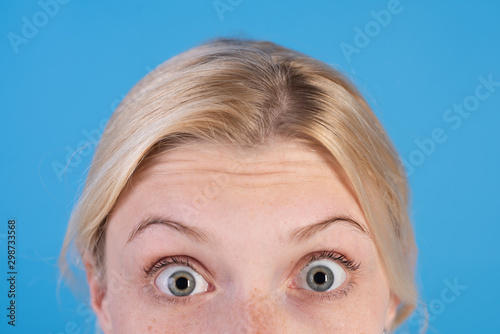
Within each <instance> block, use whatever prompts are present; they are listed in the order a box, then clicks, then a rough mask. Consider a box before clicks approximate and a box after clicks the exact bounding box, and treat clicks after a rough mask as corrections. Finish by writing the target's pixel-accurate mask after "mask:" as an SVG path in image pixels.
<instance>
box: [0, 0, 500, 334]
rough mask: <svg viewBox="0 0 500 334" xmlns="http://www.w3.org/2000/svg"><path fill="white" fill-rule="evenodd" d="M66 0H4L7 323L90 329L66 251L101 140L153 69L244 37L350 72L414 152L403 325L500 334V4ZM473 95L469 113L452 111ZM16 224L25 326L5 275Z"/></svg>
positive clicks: (1, 220)
mask: <svg viewBox="0 0 500 334" xmlns="http://www.w3.org/2000/svg"><path fill="white" fill-rule="evenodd" d="M60 1H61V3H60V4H59V8H58V9H57V10H55V8H54V7H52V12H50V9H44V5H43V4H44V3H51V2H53V0H42V1H41V2H37V1H32V0H30V1H13V2H10V1H5V0H4V1H2V2H1V4H0V13H1V14H0V15H1V22H0V37H1V38H0V92H1V99H0V110H1V118H0V127H1V136H2V140H1V143H0V145H1V159H2V160H1V164H0V175H1V186H0V203H1V204H0V242H1V246H0V263H1V265H0V267H1V268H2V271H1V274H0V282H1V284H0V309H1V310H2V311H1V312H0V313H1V314H0V315H1V316H0V319H1V323H0V332H2V333H11V332H12V333H53V334H56V333H57V334H60V333H84V332H86V330H88V329H89V328H90V329H92V326H93V323H94V320H95V319H94V317H93V316H92V314H91V312H90V311H89V310H88V309H87V308H86V306H85V303H84V302H83V303H82V302H80V301H78V300H77V299H75V298H74V297H73V296H72V294H71V292H70V291H69V290H68V289H67V287H65V286H62V288H61V291H60V295H59V297H58V294H57V280H58V269H57V257H58V255H59V250H60V247H61V243H62V240H63V236H64V232H65V227H66V224H67V220H68V217H69V214H70V212H71V209H72V206H73V204H74V202H75V199H76V194H77V193H78V191H79V187H80V186H81V184H82V182H83V180H84V176H85V171H86V169H87V168H88V166H89V164H90V159H91V156H92V153H93V151H94V148H95V140H96V139H97V138H98V136H99V135H100V133H101V132H102V129H103V126H104V124H105V122H106V120H107V119H108V118H109V116H110V114H111V113H112V111H113V110H114V108H115V107H116V105H117V103H118V102H119V101H120V99H122V98H123V96H124V95H125V94H126V93H127V91H128V90H129V89H130V88H131V87H132V86H133V85H134V84H135V83H136V82H137V81H138V80H139V79H140V78H141V77H143V76H144V75H145V74H146V73H147V72H149V71H150V70H152V69H153V68H154V67H155V66H157V65H158V64H160V63H162V62H163V61H164V60H166V59H168V58H170V57H172V56H173V55H176V54H178V53H180V52H182V51H184V50H187V49H188V48H190V47H193V46H196V45H198V44H199V43H201V42H203V41H205V40H206V39H208V38H212V37H216V36H242V37H250V38H255V39H266V40H271V41H274V42H276V43H279V44H282V45H284V46H286V47H290V48H292V49H296V50H298V51H301V52H304V53H306V54H309V55H311V56H313V57H315V58H318V59H320V60H322V61H324V62H327V63H329V64H332V65H335V66H338V67H340V68H341V69H342V70H343V71H344V72H345V73H346V74H347V75H348V76H349V77H350V78H351V79H352V80H354V81H355V83H356V84H357V85H358V87H359V88H360V89H361V91H362V92H363V94H365V96H366V97H367V99H368V100H369V102H370V104H371V105H372V107H373V109H374V110H375V112H376V114H377V115H378V116H379V118H380V119H381V121H382V122H383V124H384V126H385V127H386V129H387V131H388V132H389V135H390V136H391V138H392V139H393V140H394V142H395V145H396V147H397V149H398V150H399V152H400V154H401V156H402V157H403V159H405V161H406V162H407V167H408V172H409V174H410V182H411V187H412V190H413V195H412V217H413V218H414V224H415V230H416V236H417V243H418V245H419V248H420V254H419V260H418V261H419V262H418V275H417V280H418V283H419V285H420V291H421V294H422V300H423V301H424V302H425V303H427V304H426V305H422V306H421V307H420V308H419V310H418V311H417V312H416V313H415V314H414V315H413V316H412V317H411V318H410V320H409V321H408V322H407V324H406V325H404V326H403V327H402V328H401V330H400V331H399V333H401V334H404V333H415V332H416V331H417V329H418V328H419V327H420V324H421V323H422V319H423V318H422V315H423V313H424V311H425V310H427V312H428V313H429V316H430V318H429V326H430V328H429V331H428V332H429V333H500V320H499V319H500V317H499V315H500V303H499V300H500V289H499V283H498V282H499V281H500V256H499V255H500V252H499V244H498V239H499V237H500V227H499V226H500V224H499V223H500V210H499V209H500V205H499V204H500V203H499V199H500V196H499V194H498V191H499V189H500V177H499V176H498V171H499V165H500V163H499V162H500V149H499V144H500V130H499V124H500V113H499V112H500V86H499V82H500V63H499V60H500V26H499V24H498V14H499V13H500V3H498V2H494V1H483V2H473V1H451V0H449V1H441V2H439V3H437V2H431V1H424V0H413V1H411V0H401V1H400V3H399V6H396V8H397V10H398V13H393V14H391V19H390V22H384V24H383V25H382V24H380V23H374V22H377V21H376V20H375V16H377V14H376V13H378V12H380V11H381V10H383V9H387V8H388V6H389V7H390V6H391V5H390V4H391V2H392V1H387V0H383V1H357V2H355V3H354V2H353V3H347V2H346V1H329V2H326V1H308V2H306V1H303V2H302V1H286V2H285V1H281V2H270V1H262V0H261V1H249V0H243V1H236V0H233V1H230V0H222V1H219V2H218V3H225V4H226V6H228V7H226V11H225V12H218V11H217V10H216V7H215V6H214V3H215V2H214V1H212V0H209V1H114V2H111V1H75V0H74V1H67V0H65V1H64V2H65V3H64V4H63V3H62V2H63V1H62V0H60ZM231 3H232V4H231ZM372 11H374V12H372ZM44 13H45V14H44ZM47 13H48V14H47ZM374 13H375V14H374ZM49 14H50V15H49ZM379 19H380V18H379ZM386 21H388V20H386ZM32 24H33V25H34V26H33V27H31V28H35V30H34V29H31V30H30V29H29V26H30V25H32ZM35 24H36V25H35ZM37 25H38V26H37ZM366 29H368V31H366ZM359 31H363V32H364V33H365V34H366V33H368V35H366V36H367V37H366V38H365V39H364V40H363V39H362V37H360V36H359V34H360V33H359ZM357 35H358V36H357ZM347 45H350V47H351V50H352V48H356V52H354V53H352V54H348V53H346V52H343V50H342V48H343V47H344V48H348V47H349V46H347ZM488 77H490V80H491V81H493V82H494V84H493V85H492V86H490V87H489V89H490V91H488V90H487V88H486V87H483V88H480V90H479V94H483V95H484V94H487V93H488V94H489V95H488V96H487V97H486V96H483V95H481V97H482V100H480V99H477V98H475V97H474V96H475V94H476V87H477V86H478V85H480V84H481V79H480V78H482V79H483V80H488ZM464 103H465V104H466V105H467V106H468V108H469V109H471V110H472V111H471V112H470V113H469V115H468V116H457V115H459V114H458V113H453V111H448V110H449V109H450V108H453V106H454V104H456V105H460V104H464ZM474 103H476V104H474ZM452 113H453V114H452ZM464 115H465V114H464ZM450 117H454V118H450ZM433 133H434V134H436V133H438V135H437V136H435V138H433ZM71 156H72V159H71V161H70V160H69V159H70V157H71ZM68 163H69V164H68ZM66 165H67V167H66V169H65V171H64V170H63V168H64V166H66ZM13 218H14V219H16V221H17V242H18V243H17V260H18V262H17V270H18V276H17V284H18V286H17V293H18V294H17V305H18V308H17V319H16V320H17V322H16V323H17V326H16V327H15V329H12V328H10V326H7V324H6V323H7V318H6V313H7V311H6V307H7V303H8V299H7V290H8V287H7V281H6V278H7V277H6V276H7V275H6V274H5V273H6V272H7V267H6V265H7V254H6V249H7V247H6V240H7V238H6V236H7V235H6V233H7V220H8V219H13ZM450 285H452V286H453V285H455V289H450V288H449V286H450ZM457 286H458V288H457ZM88 332H91V331H90V330H89V331H88Z"/></svg>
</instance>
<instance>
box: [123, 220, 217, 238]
mask: <svg viewBox="0 0 500 334" xmlns="http://www.w3.org/2000/svg"><path fill="white" fill-rule="evenodd" d="M154 225H161V226H165V227H168V228H170V229H171V230H173V231H176V232H179V233H181V234H183V235H184V236H186V237H187V238H188V239H191V240H193V241H195V242H198V243H202V244H213V243H214V241H215V240H216V238H215V236H214V235H212V234H211V233H209V232H206V231H203V230H201V229H199V228H197V227H194V226H188V225H186V224H184V223H181V222H178V221H175V220H173V219H170V217H146V218H144V219H143V220H141V222H140V223H139V224H138V225H137V227H136V228H135V229H134V230H133V231H132V232H131V233H130V235H129V237H128V240H127V244H128V243H130V242H131V241H132V240H133V239H134V238H136V237H137V236H138V235H140V234H141V233H142V232H144V231H145V230H146V229H147V228H149V227H151V226H154Z"/></svg>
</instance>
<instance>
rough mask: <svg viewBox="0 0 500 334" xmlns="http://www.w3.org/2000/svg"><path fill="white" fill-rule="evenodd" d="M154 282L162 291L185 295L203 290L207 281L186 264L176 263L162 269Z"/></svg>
mask: <svg viewBox="0 0 500 334" xmlns="http://www.w3.org/2000/svg"><path fill="white" fill-rule="evenodd" d="M155 284H156V286H157V287H158V289H160V290H161V291H162V292H164V293H165V294H167V295H171V296H176V297H185V296H189V295H194V294H197V293H201V292H205V291H207V288H208V283H207V281H205V279H203V277H202V276H201V275H200V274H198V273H197V272H196V271H194V270H193V269H192V268H190V267H188V266H182V265H176V266H170V267H167V268H166V269H164V270H163V271H162V272H161V273H160V274H159V275H158V276H157V277H156V279H155Z"/></svg>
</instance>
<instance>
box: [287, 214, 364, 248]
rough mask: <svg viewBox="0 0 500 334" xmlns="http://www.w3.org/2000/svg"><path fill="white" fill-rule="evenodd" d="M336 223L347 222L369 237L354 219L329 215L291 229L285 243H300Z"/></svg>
mask: <svg viewBox="0 0 500 334" xmlns="http://www.w3.org/2000/svg"><path fill="white" fill-rule="evenodd" d="M338 223H341V224H342V223H343V224H347V225H348V226H352V227H354V228H356V229H357V230H359V231H360V232H361V233H363V234H364V235H365V236H367V237H368V238H371V237H370V233H369V232H368V231H366V229H365V228H364V227H363V226H362V225H361V224H360V223H358V222H357V221H356V220H354V219H353V218H351V217H348V216H331V217H328V218H326V219H322V220H321V221H319V222H317V223H314V224H311V225H308V226H302V227H297V228H295V229H293V230H292V231H291V232H290V233H289V234H288V237H287V239H286V241H285V243H293V244H300V243H303V242H304V241H306V240H307V239H310V238H312V237H313V236H314V235H315V234H317V233H319V232H321V231H323V230H325V229H327V228H328V227H329V226H330V225H332V224H338Z"/></svg>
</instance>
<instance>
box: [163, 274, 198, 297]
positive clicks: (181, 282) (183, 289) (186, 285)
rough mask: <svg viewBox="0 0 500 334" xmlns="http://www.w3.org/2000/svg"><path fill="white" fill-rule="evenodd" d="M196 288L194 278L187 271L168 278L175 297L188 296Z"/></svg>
mask: <svg viewBox="0 0 500 334" xmlns="http://www.w3.org/2000/svg"><path fill="white" fill-rule="evenodd" d="M195 286H196V282H195V279H194V276H193V275H191V274H190V273H189V272H187V271H183V270H180V271H176V272H175V273H173V274H172V275H170V277H169V278H168V289H169V290H170V292H172V294H173V295H174V296H178V297H182V296H187V295H189V294H190V293H191V292H193V290H194V288H195Z"/></svg>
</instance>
